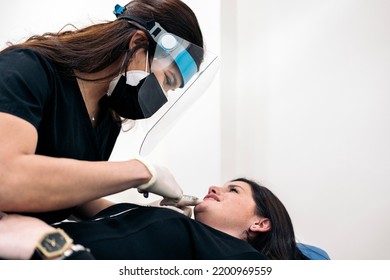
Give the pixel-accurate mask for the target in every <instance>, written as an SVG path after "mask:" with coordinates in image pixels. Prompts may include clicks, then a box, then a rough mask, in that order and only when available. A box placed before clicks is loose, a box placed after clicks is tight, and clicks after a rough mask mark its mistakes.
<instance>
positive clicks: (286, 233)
mask: <svg viewBox="0 0 390 280" xmlns="http://www.w3.org/2000/svg"><path fill="white" fill-rule="evenodd" d="M232 181H240V182H244V183H247V184H248V185H250V186H251V189H252V194H253V199H254V201H255V203H256V210H255V211H256V215H259V216H262V217H264V218H268V219H269V220H270V221H271V230H270V231H267V232H261V233H258V234H257V235H256V236H254V237H251V238H249V239H248V240H247V241H248V243H249V244H251V245H252V246H253V247H254V248H256V249H257V250H258V251H259V252H261V253H262V254H264V255H266V256H267V257H268V258H270V259H273V260H307V259H308V258H307V257H306V256H305V255H304V254H303V253H302V252H301V251H300V250H299V249H298V247H297V244H296V241H295V234H294V228H293V225H292V222H291V218H290V216H289V214H288V212H287V210H286V208H285V207H284V205H283V203H282V202H281V201H280V200H279V199H278V198H277V197H276V195H274V194H273V193H272V192H271V191H270V190H269V189H267V188H266V187H263V186H261V185H259V184H258V183H256V182H254V181H252V180H250V179H247V178H238V179H235V180H232Z"/></svg>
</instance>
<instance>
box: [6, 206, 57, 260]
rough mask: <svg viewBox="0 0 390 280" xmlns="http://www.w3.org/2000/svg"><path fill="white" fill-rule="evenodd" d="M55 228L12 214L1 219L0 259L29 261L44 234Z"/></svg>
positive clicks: (34, 219)
mask: <svg viewBox="0 0 390 280" xmlns="http://www.w3.org/2000/svg"><path fill="white" fill-rule="evenodd" d="M53 229H54V228H53V227H51V226H49V225H48V224H46V223H45V222H43V221H41V220H39V219H37V218H33V217H28V216H22V215H16V214H10V215H5V216H2V217H1V219H0V259H8V260H17V259H21V260H27V259H30V258H31V256H32V255H33V253H34V249H35V246H36V245H37V243H38V240H39V239H40V238H41V237H42V236H43V234H45V233H47V232H49V231H52V230H53Z"/></svg>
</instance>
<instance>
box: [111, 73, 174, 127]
mask: <svg viewBox="0 0 390 280" xmlns="http://www.w3.org/2000/svg"><path fill="white" fill-rule="evenodd" d="M167 101H168V99H167V98H166V96H165V94H164V91H163V90H162V89H161V86H160V84H159V82H158V80H157V78H156V76H155V75H154V74H153V73H151V74H149V75H148V76H147V77H146V78H144V79H142V80H141V81H140V82H139V83H138V85H136V86H131V85H129V84H127V83H126V77H125V76H121V77H120V78H119V81H118V83H117V84H116V86H115V88H114V90H113V92H112V94H111V95H110V96H109V97H108V104H109V106H110V108H111V109H112V110H114V111H115V112H116V113H117V114H118V115H119V116H121V117H122V118H125V119H131V120H139V119H146V118H149V117H151V116H152V115H153V114H154V113H156V112H157V110H158V109H160V108H161V107H162V106H163V105H164V104H165V103H166V102H167Z"/></svg>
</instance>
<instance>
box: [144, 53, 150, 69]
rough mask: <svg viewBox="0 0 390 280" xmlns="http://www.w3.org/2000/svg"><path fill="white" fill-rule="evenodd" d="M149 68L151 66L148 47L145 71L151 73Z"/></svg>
mask: <svg viewBox="0 0 390 280" xmlns="http://www.w3.org/2000/svg"><path fill="white" fill-rule="evenodd" d="M148 68H149V50H148V49H146V60H145V72H146V73H149V74H150V71H149V70H148Z"/></svg>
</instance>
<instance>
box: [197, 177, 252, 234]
mask: <svg viewBox="0 0 390 280" xmlns="http://www.w3.org/2000/svg"><path fill="white" fill-rule="evenodd" d="M255 207H256V204H255V201H254V200H253V197H252V189H251V187H250V185H248V184H247V183H244V182H240V181H234V182H229V183H226V184H225V185H224V186H223V187H214V186H213V187H210V188H209V192H208V194H207V195H206V196H205V197H204V199H203V201H202V202H201V203H199V204H198V205H197V206H196V207H195V209H194V214H195V219H196V220H198V221H200V222H202V223H205V224H207V225H209V226H211V227H213V228H216V229H218V230H220V231H223V232H226V233H228V234H230V235H233V236H236V237H239V238H241V237H242V234H243V232H244V231H246V230H247V229H248V228H249V226H250V225H251V224H252V223H253V221H254V220H256V219H257V218H258V217H257V216H256V214H255Z"/></svg>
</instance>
